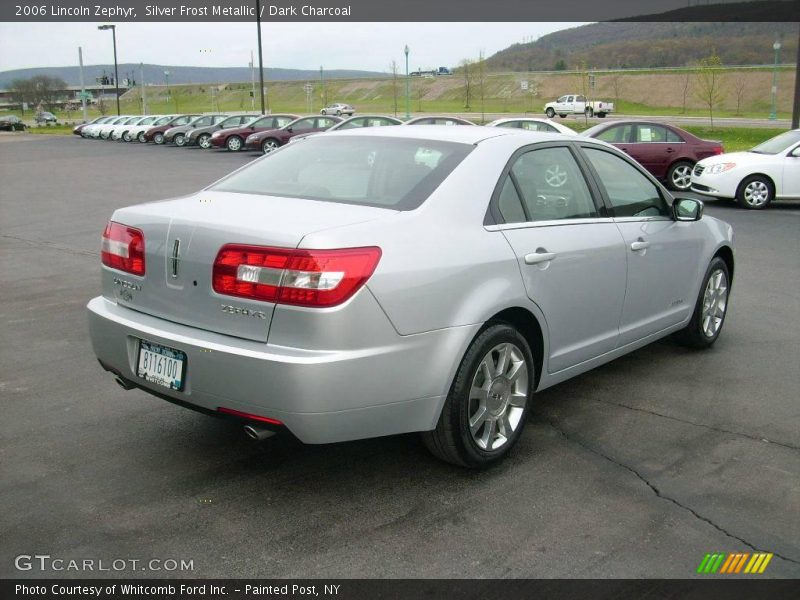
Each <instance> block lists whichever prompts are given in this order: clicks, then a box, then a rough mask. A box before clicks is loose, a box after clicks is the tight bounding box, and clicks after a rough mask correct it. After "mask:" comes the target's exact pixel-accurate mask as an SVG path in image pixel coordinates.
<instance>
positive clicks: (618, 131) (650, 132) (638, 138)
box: [581, 121, 724, 192]
mask: <svg viewBox="0 0 800 600" xmlns="http://www.w3.org/2000/svg"><path fill="white" fill-rule="evenodd" d="M581 135H586V136H589V137H593V138H596V139H598V140H603V141H604V142H608V143H609V144H613V145H614V146H616V147H617V148H619V149H620V150H622V151H623V152H626V153H627V154H630V155H631V157H633V158H634V159H635V160H637V161H638V162H639V164H641V165H642V166H643V167H644V168H645V169H647V170H648V171H650V172H651V173H652V174H653V175H654V176H655V177H657V178H658V179H660V180H662V181H664V182H665V183H666V184H667V186H668V187H669V188H670V189H673V190H677V191H679V192H682V191H686V190H688V189H689V186H690V185H691V177H692V169H693V168H694V164H695V163H696V162H697V161H699V160H701V159H703V158H708V157H709V156H714V155H716V154H722V153H723V152H724V150H723V148H722V143H721V142H714V141H709V140H701V139H700V138H699V137H696V136H694V135H692V134H691V133H689V132H688V131H684V130H683V129H680V128H679V127H673V126H672V125H665V124H664V123H651V122H648V121H612V122H610V123H603V124H602V125H595V126H594V127H590V128H589V129H587V130H586V131H584V132H583V133H582V134H581Z"/></svg>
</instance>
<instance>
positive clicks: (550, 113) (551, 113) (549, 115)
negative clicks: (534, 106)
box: [544, 108, 556, 119]
mask: <svg viewBox="0 0 800 600" xmlns="http://www.w3.org/2000/svg"><path fill="white" fill-rule="evenodd" d="M544 114H545V115H547V118H548V119H552V118H553V117H555V116H556V111H554V110H553V109H552V108H548V109H547V110H546V111H544Z"/></svg>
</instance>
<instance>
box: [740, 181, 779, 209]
mask: <svg viewBox="0 0 800 600" xmlns="http://www.w3.org/2000/svg"><path fill="white" fill-rule="evenodd" d="M774 198H775V187H774V186H773V185H772V182H771V181H770V180H769V179H767V178H766V177H763V176H762V175H751V176H750V177H746V178H745V179H744V181H742V183H741V184H740V185H739V189H738V190H737V191H736V201H737V202H738V203H739V206H741V207H742V208H748V209H750V210H761V209H763V208H766V207H767V206H769V203H770V202H772V200H773V199H774Z"/></svg>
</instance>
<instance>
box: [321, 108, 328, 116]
mask: <svg viewBox="0 0 800 600" xmlns="http://www.w3.org/2000/svg"><path fill="white" fill-rule="evenodd" d="M319 114H321V115H327V114H328V111H327V110H325V109H324V108H323V109H322V110H321V111H319Z"/></svg>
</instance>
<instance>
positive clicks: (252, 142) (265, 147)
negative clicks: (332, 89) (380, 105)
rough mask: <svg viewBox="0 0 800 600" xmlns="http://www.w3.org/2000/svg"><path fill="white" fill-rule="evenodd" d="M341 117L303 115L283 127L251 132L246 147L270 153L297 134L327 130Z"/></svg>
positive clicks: (339, 121) (338, 121)
mask: <svg viewBox="0 0 800 600" xmlns="http://www.w3.org/2000/svg"><path fill="white" fill-rule="evenodd" d="M342 121H343V119H341V118H340V117H331V116H325V117H301V118H299V119H295V120H294V121H292V122H291V123H287V124H286V125H284V126H283V127H280V128H276V129H266V130H264V131H258V132H256V133H251V134H250V135H249V136H247V138H246V139H245V141H244V147H245V148H247V149H248V150H261V151H262V152H263V153H264V154H268V153H270V152H272V151H273V150H277V149H278V148H280V147H281V146H283V145H284V144H285V143H287V142H288V141H289V140H290V139H292V138H293V137H294V136H296V135H308V134H310V133H318V132H320V131H327V130H328V129H330V128H331V127H333V126H334V125H336V124H337V123H341V122H342Z"/></svg>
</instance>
